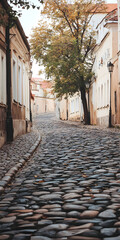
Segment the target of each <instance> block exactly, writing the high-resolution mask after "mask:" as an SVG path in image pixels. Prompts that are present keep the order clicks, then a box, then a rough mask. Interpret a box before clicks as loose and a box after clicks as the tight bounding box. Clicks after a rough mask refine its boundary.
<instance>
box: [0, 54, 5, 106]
mask: <svg viewBox="0 0 120 240" xmlns="http://www.w3.org/2000/svg"><path fill="white" fill-rule="evenodd" d="M0 102H1V103H3V104H6V56H5V53H4V52H2V50H1V51H0Z"/></svg>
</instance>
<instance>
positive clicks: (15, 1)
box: [0, 0, 43, 26]
mask: <svg viewBox="0 0 120 240" xmlns="http://www.w3.org/2000/svg"><path fill="white" fill-rule="evenodd" d="M34 2H36V4H35V3H34ZM34 2H33V1H28V0H4V1H3V3H8V8H7V9H6V11H5V10H3V8H2V6H1V4H0V25H1V24H2V25H5V26H6V25H7V23H8V22H7V21H6V22H5V21H4V19H5V16H6V14H7V15H9V16H10V18H11V22H15V21H16V18H17V17H20V16H21V15H22V10H23V9H27V10H28V9H29V8H33V9H34V8H37V9H38V10H39V9H40V4H41V3H43V0H36V1H34ZM3 3H2V4H3ZM14 7H16V8H14Z"/></svg>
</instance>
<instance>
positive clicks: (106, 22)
mask: <svg viewBox="0 0 120 240" xmlns="http://www.w3.org/2000/svg"><path fill="white" fill-rule="evenodd" d="M97 33H98V35H97V44H96V47H95V49H94V53H95V63H94V66H93V71H94V73H95V77H94V79H93V82H92V84H91V89H90V96H91V98H90V106H91V107H90V113H91V114H90V115H91V124H97V125H102V126H106V127H108V126H109V117H110V99H111V111H112V112H111V122H112V125H116V124H119V122H120V119H119V118H120V116H119V87H118V55H117V53H118V19H117V9H115V10H114V11H112V12H111V13H109V14H108V15H107V16H106V17H105V18H104V19H103V20H102V21H101V22H100V24H99V25H98V26H97ZM109 62H112V64H114V69H113V73H111V77H110V73H109V71H108V67H107V65H108V63H109ZM110 95H111V97H110ZM94 96H95V97H94ZM94 114H95V118H94V117H93V116H94Z"/></svg>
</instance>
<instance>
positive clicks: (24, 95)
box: [23, 66, 25, 106]
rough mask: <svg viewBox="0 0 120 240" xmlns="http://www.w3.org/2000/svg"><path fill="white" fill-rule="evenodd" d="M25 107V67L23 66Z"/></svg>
mask: <svg viewBox="0 0 120 240" xmlns="http://www.w3.org/2000/svg"><path fill="white" fill-rule="evenodd" d="M23 105H24V106H25V67H24V66H23Z"/></svg>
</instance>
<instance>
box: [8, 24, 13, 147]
mask: <svg viewBox="0 0 120 240" xmlns="http://www.w3.org/2000/svg"><path fill="white" fill-rule="evenodd" d="M6 47H7V49H6V83H7V86H6V87H7V119H6V131H7V141H8V142H11V141H13V119H12V111H11V110H12V109H11V108H12V107H11V103H12V97H11V49H10V28H9V25H8V26H7V27H6Z"/></svg>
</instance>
